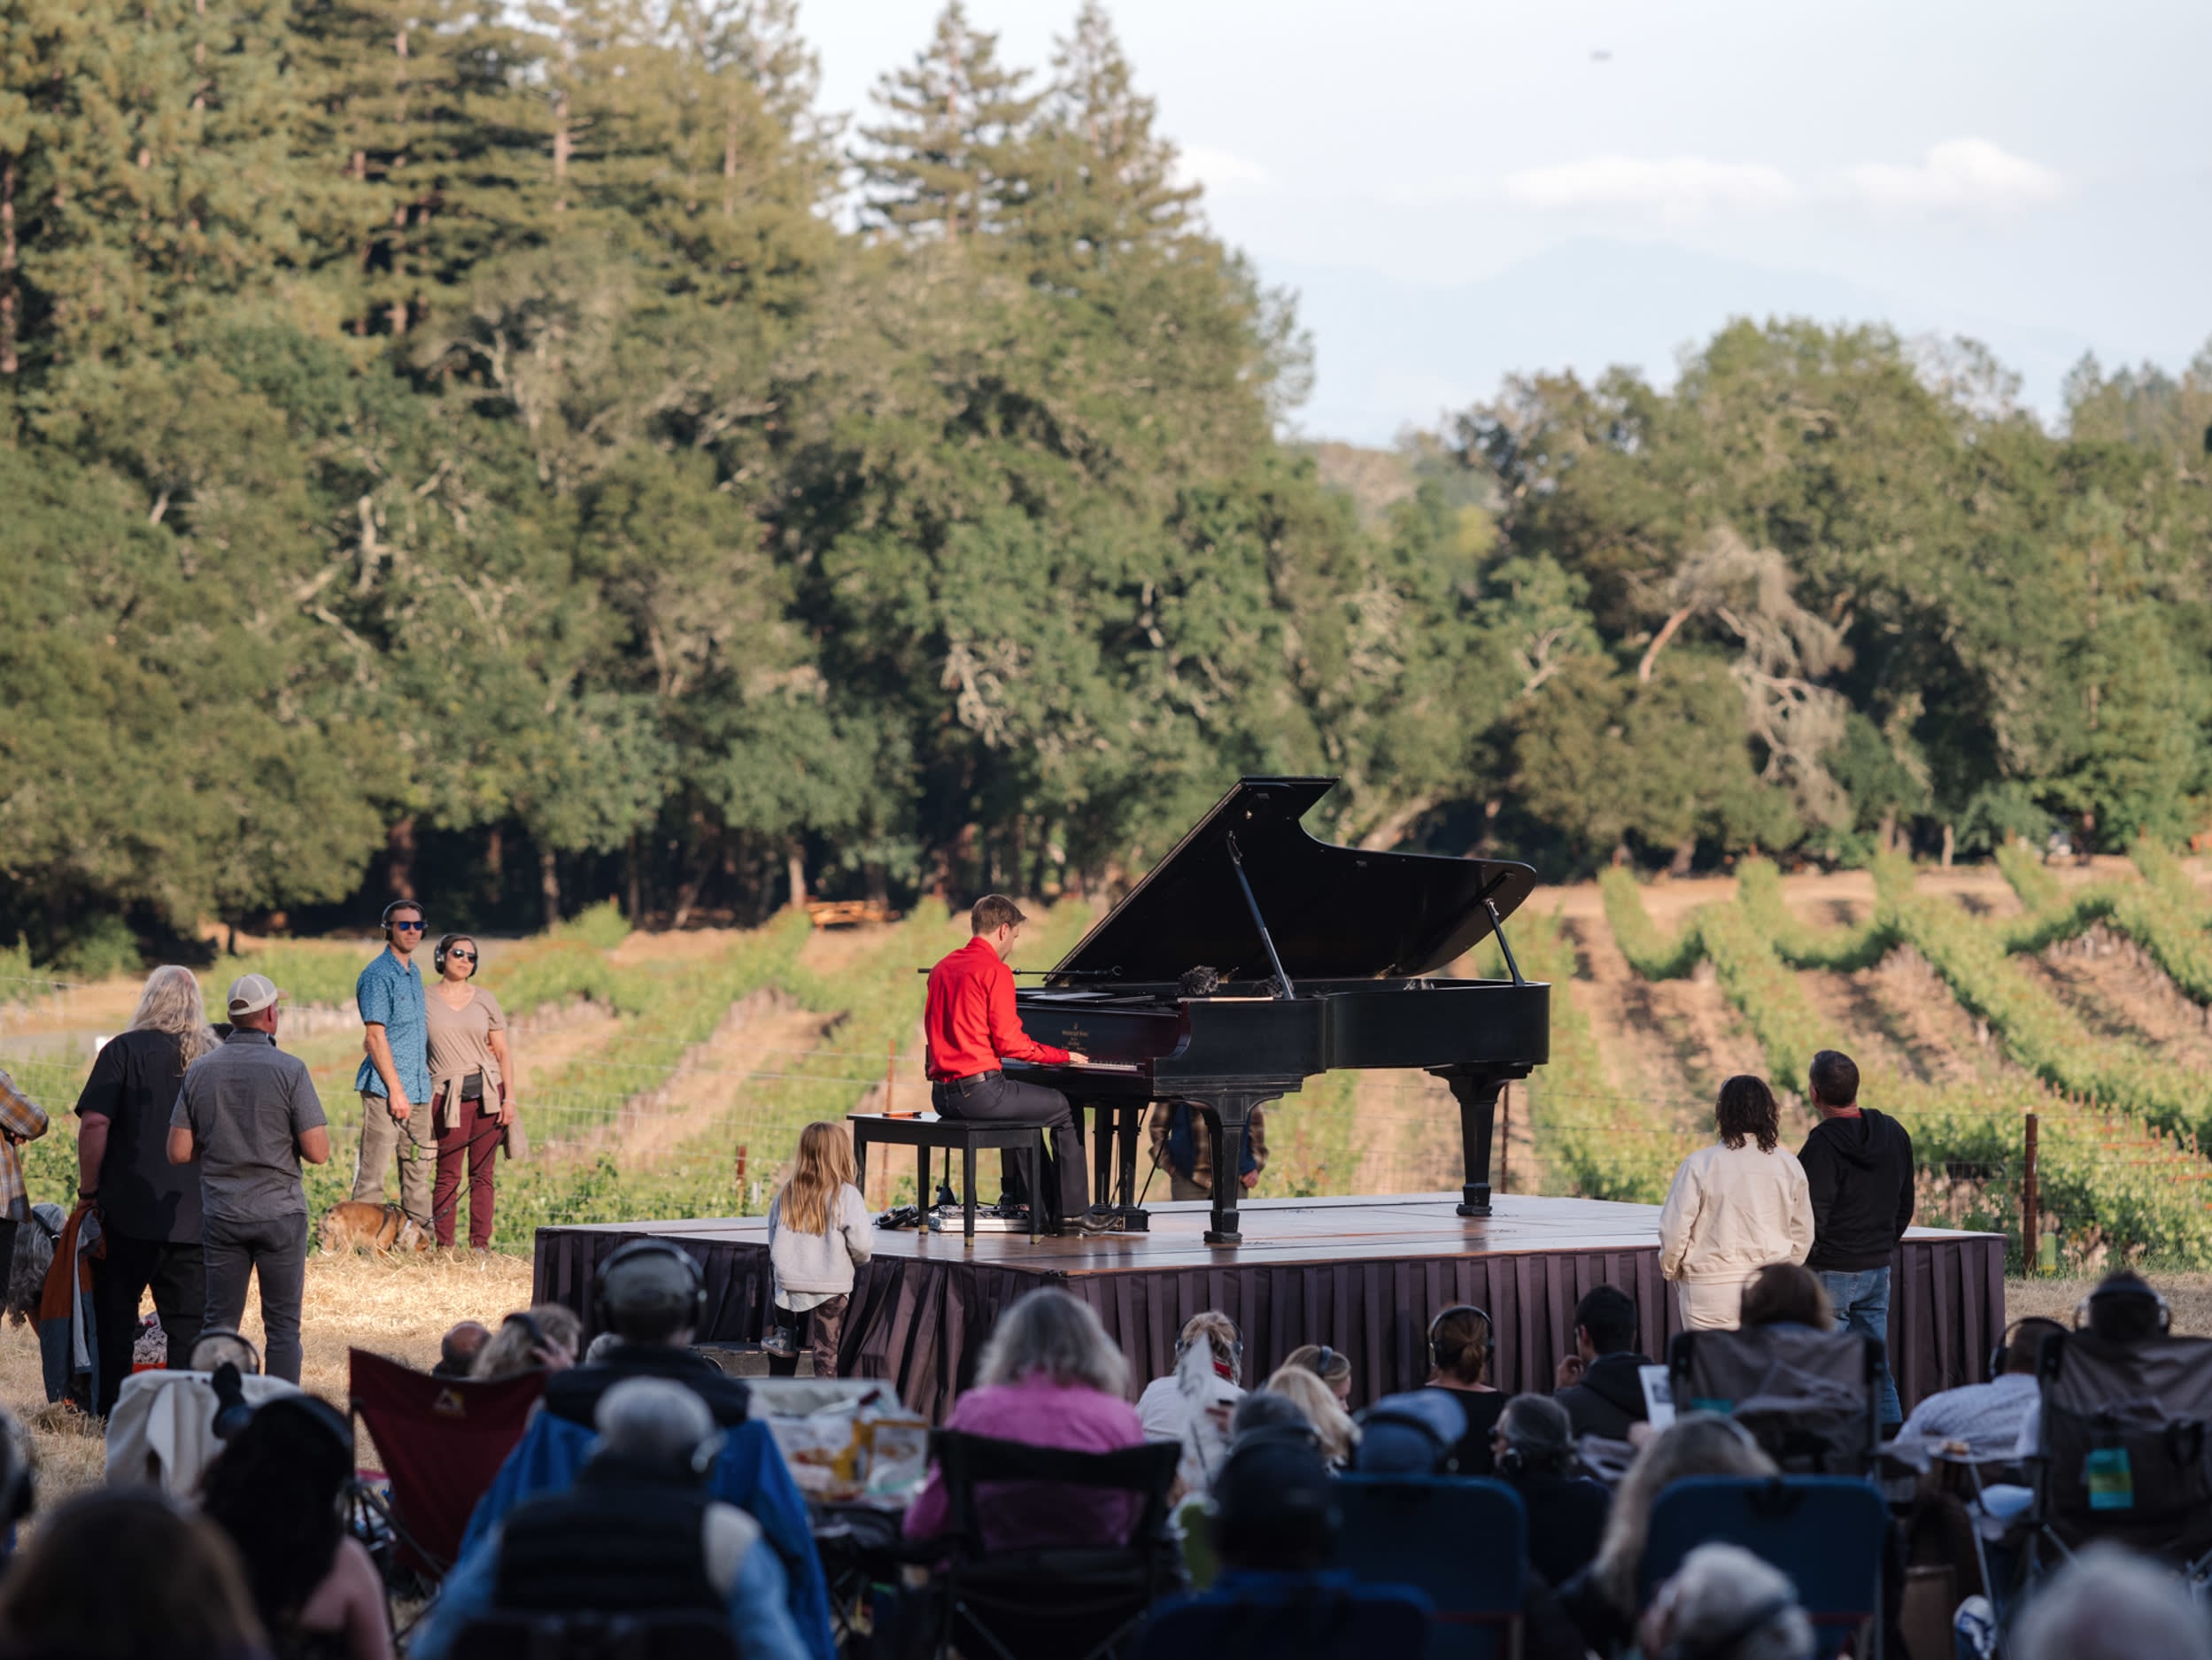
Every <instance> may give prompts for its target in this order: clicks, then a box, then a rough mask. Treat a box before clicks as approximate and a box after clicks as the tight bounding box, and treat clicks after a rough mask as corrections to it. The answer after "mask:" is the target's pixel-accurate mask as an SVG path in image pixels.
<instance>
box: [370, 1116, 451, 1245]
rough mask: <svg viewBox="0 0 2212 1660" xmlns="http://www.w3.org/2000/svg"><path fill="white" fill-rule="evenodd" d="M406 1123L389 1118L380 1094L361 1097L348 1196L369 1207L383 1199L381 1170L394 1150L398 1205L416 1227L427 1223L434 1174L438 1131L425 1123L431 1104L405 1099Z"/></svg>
mask: <svg viewBox="0 0 2212 1660" xmlns="http://www.w3.org/2000/svg"><path fill="white" fill-rule="evenodd" d="M407 1106H408V1110H407V1116H406V1122H404V1123H402V1122H401V1121H400V1120H398V1119H396V1118H394V1117H393V1116H391V1101H390V1100H387V1099H385V1098H384V1097H383V1096H382V1095H370V1094H367V1093H364V1094H363V1095H362V1096H361V1156H360V1163H359V1164H357V1165H356V1166H355V1167H354V1170H353V1192H352V1195H351V1197H352V1198H355V1199H362V1200H366V1201H368V1202H369V1203H370V1204H372V1205H381V1204H383V1202H384V1172H385V1171H386V1170H389V1169H390V1168H391V1155H392V1152H393V1150H394V1149H395V1148H397V1149H398V1154H399V1208H400V1209H402V1210H404V1211H406V1213H407V1216H408V1217H409V1218H410V1219H411V1220H412V1221H414V1223H415V1224H417V1225H419V1226H421V1227H422V1228H423V1229H425V1230H427V1229H428V1228H429V1225H430V1182H431V1178H432V1177H435V1176H436V1175H437V1132H436V1131H435V1129H434V1128H433V1126H432V1125H431V1123H430V1103H429V1102H428V1101H426V1100H419V1101H410V1102H409V1103H408V1104H407Z"/></svg>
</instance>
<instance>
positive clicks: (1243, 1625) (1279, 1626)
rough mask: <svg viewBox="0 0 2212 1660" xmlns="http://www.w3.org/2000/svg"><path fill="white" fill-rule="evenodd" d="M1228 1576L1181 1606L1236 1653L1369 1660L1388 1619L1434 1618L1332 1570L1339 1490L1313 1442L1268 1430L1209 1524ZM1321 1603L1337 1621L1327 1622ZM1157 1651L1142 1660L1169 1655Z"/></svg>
mask: <svg viewBox="0 0 2212 1660" xmlns="http://www.w3.org/2000/svg"><path fill="white" fill-rule="evenodd" d="M1271 1398H1272V1397H1270V1396H1268V1395H1267V1394H1265V1393H1264V1392H1258V1393H1255V1394H1253V1395H1252V1396H1250V1397H1249V1399H1251V1400H1255V1401H1259V1400H1266V1399H1271ZM1209 1523H1210V1530H1211V1534H1212V1538H1213V1542H1214V1547H1215V1549H1216V1550H1217V1552H1218V1556H1219V1557H1220V1563H1221V1572H1220V1574H1219V1576H1218V1578H1217V1579H1215V1580H1214V1582H1213V1585H1212V1586H1211V1587H1210V1588H1209V1589H1208V1590H1205V1591H1203V1592H1201V1593H1199V1594H1196V1595H1194V1596H1183V1597H1172V1598H1170V1599H1169V1600H1168V1601H1167V1602H1164V1603H1162V1604H1161V1606H1160V1609H1159V1610H1158V1612H1159V1613H1160V1614H1162V1615H1164V1614H1166V1613H1167V1612H1168V1611H1169V1610H1174V1609H1179V1608H1186V1607H1187V1608H1195V1609H1199V1610H1205V1611H1206V1613H1208V1614H1209V1615H1210V1616H1211V1617H1212V1618H1211V1619H1210V1621H1209V1624H1208V1634H1209V1636H1210V1637H1212V1638H1214V1639H1216V1640H1226V1641H1227V1642H1229V1643H1230V1644H1231V1645H1232V1647H1231V1648H1230V1650H1229V1652H1232V1653H1241V1652H1246V1651H1250V1652H1265V1653H1272V1654H1282V1653H1290V1654H1296V1655H1299V1656H1316V1657H1317V1660H1320V1657H1323V1656H1326V1660H1368V1656H1371V1655H1373V1654H1375V1653H1376V1652H1377V1649H1376V1646H1375V1641H1374V1639H1375V1633H1376V1628H1375V1626H1374V1625H1373V1623H1372V1622H1373V1621H1375V1620H1376V1619H1378V1618H1381V1619H1384V1620H1388V1621H1391V1622H1392V1623H1391V1624H1390V1625H1388V1626H1386V1627H1384V1629H1386V1630H1389V1629H1396V1625H1397V1624H1398V1623H1401V1622H1402V1623H1405V1624H1409V1625H1410V1624H1411V1621H1412V1618H1416V1617H1418V1618H1426V1617H1427V1615H1428V1613H1429V1611H1430V1604H1429V1601H1428V1598H1427V1597H1426V1596H1425V1595H1423V1594H1421V1593H1420V1592H1419V1591H1418V1590H1416V1589H1414V1588H1413V1587H1411V1586H1400V1585H1373V1584H1361V1583H1359V1582H1358V1581H1357V1580H1355V1579H1353V1578H1352V1576H1351V1575H1350V1573H1349V1572H1346V1571H1342V1570H1338V1569H1331V1568H1330V1567H1329V1566H1328V1563H1329V1560H1330V1558H1331V1557H1332V1556H1334V1554H1335V1548H1336V1533H1337V1527H1338V1516H1337V1509H1336V1496H1335V1490H1334V1483H1333V1482H1332V1481H1331V1480H1330V1479H1329V1472H1328V1468H1327V1466H1326V1464H1324V1463H1322V1461H1321V1455H1320V1453H1319V1451H1318V1450H1317V1449H1316V1448H1315V1447H1314V1446H1313V1443H1312V1441H1311V1438H1310V1437H1308V1436H1306V1435H1303V1434H1301V1433H1298V1432H1295V1431H1294V1432H1284V1431H1281V1430H1259V1431H1257V1432H1254V1433H1252V1434H1250V1435H1249V1436H1247V1437H1245V1438H1243V1439H1242V1440H1239V1441H1238V1443H1237V1445H1236V1447H1235V1448H1234V1450H1233V1451H1232V1452H1231V1453H1230V1454H1229V1456H1228V1459H1227V1462H1226V1463H1224V1464H1223V1466H1222V1469H1221V1473H1220V1474H1219V1475H1218V1476H1217V1477H1216V1478H1215V1479H1214V1487H1213V1496H1212V1509H1211V1514H1210V1517H1209ZM1317 1602H1322V1603H1326V1605H1327V1608H1328V1617H1327V1618H1319V1616H1318V1615H1317V1613H1316V1608H1315V1605H1316V1603H1317ZM1157 1653H1164V1648H1161V1647H1159V1646H1157V1645H1148V1646H1147V1647H1146V1648H1141V1649H1140V1650H1139V1654H1140V1656H1149V1655H1154V1654H1157Z"/></svg>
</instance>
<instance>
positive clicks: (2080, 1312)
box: [2074, 1285, 2174, 1336]
mask: <svg viewBox="0 0 2212 1660" xmlns="http://www.w3.org/2000/svg"><path fill="white" fill-rule="evenodd" d="M2145 1293H2149V1295H2150V1298H2151V1300H2152V1301H2154V1302H2155V1303H2157V1304H2158V1330H2159V1335H2161V1336H2164V1335H2165V1334H2166V1333H2167V1332H2171V1331H2172V1330H2173V1329H2174V1311H2173V1308H2172V1306H2171V1305H2170V1304H2169V1303H2168V1302H2167V1301H2166V1293H2164V1292H2162V1291H2161V1290H2159V1289H2158V1287H2157V1286H2148V1285H2146V1286H2143V1287H2142V1288H2141V1289H2140V1290H2139V1289H2137V1288H2136V1287H2135V1286H2122V1287H2121V1288H2120V1289H2119V1290H2117V1291H2107V1290H2105V1289H2104V1288H2103V1287H2102V1286H2100V1287H2098V1289H2096V1290H2095V1291H2092V1292H2091V1293H2089V1295H2087V1296H2086V1297H2084V1298H2083V1299H2082V1300H2081V1301H2079V1302H2077V1303H2076V1304H2075V1305H2074V1329H2075V1330H2076V1331H2077V1332H2078V1331H2080V1330H2082V1328H2083V1327H2084V1326H2086V1325H2087V1324H2089V1315H2090V1310H2091V1309H2092V1307H2093V1306H2094V1305H2095V1303H2096V1301H2097V1299H2098V1298H2100V1297H2110V1298H2114V1299H2115V1300H2116V1299H2118V1298H2121V1297H2140V1296H2142V1295H2144V1294H2145Z"/></svg>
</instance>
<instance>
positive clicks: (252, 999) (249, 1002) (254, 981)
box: [230, 974, 284, 1020]
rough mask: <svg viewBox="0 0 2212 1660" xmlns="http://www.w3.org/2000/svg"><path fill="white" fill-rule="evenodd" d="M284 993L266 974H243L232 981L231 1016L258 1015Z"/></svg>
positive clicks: (232, 1017) (235, 1017) (233, 1017)
mask: <svg viewBox="0 0 2212 1660" xmlns="http://www.w3.org/2000/svg"><path fill="white" fill-rule="evenodd" d="M283 995H284V993H283V992H280V991H278V990H277V989H276V982H275V981H274V980H272V979H270V978H269V977H268V976H267V975H266V974H242V975H240V976H239V977H237V978H236V979H235V980H233V981H232V982H231V983H230V1018H231V1019H233V1020H236V1019H237V1018H238V1017H239V1016H240V1015H258V1014H259V1013H260V1012H261V1011H262V1010H263V1009H265V1008H267V1007H268V1006H269V1005H270V1004H271V1003H274V1002H275V1001H276V1000H277V999H278V998H280V997H282V996H283Z"/></svg>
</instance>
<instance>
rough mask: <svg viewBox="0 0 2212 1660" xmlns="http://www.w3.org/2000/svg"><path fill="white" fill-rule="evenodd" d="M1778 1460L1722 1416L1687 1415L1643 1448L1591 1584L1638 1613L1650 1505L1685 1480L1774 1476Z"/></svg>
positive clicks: (1611, 1513)
mask: <svg viewBox="0 0 2212 1660" xmlns="http://www.w3.org/2000/svg"><path fill="white" fill-rule="evenodd" d="M1775 1473H1776V1471H1775V1461H1774V1460H1773V1459H1771V1458H1769V1457H1767V1455H1766V1454H1765V1453H1763V1452H1761V1451H1760V1448H1759V1443H1758V1442H1757V1441H1754V1440H1752V1437H1751V1432H1749V1431H1747V1430H1745V1429H1744V1427H1743V1426H1742V1425H1739V1424H1737V1423H1736V1422H1735V1421H1734V1420H1732V1419H1729V1418H1724V1417H1721V1415H1720V1414H1719V1413H1717V1412H1685V1413H1683V1414H1682V1417H1678V1418H1676V1419H1675V1420H1674V1422H1673V1423H1672V1424H1670V1425H1667V1427H1666V1428H1665V1429H1663V1430H1661V1431H1660V1432H1659V1433H1658V1434H1657V1435H1655V1436H1653V1437H1652V1438H1651V1440H1649V1441H1647V1442H1646V1443H1644V1450H1643V1451H1642V1452H1641V1453H1639V1454H1637V1455H1636V1463H1632V1464H1630V1465H1629V1466H1628V1474H1627V1475H1625V1476H1623V1477H1621V1478H1620V1486H1619V1488H1617V1489H1616V1490H1615V1491H1614V1493H1613V1509H1610V1510H1608V1511H1607V1512H1606V1513H1605V1535H1604V1537H1603V1538H1602V1539H1601V1540H1599V1542H1598V1546H1597V1559H1596V1560H1595V1561H1593V1562H1592V1563H1590V1567H1589V1573H1590V1580H1591V1582H1592V1583H1593V1584H1595V1585H1596V1586H1597V1589H1598V1592H1599V1593H1600V1594H1602V1595H1603V1596H1604V1597H1605V1600H1606V1601H1607V1602H1611V1603H1612V1604H1613V1607H1614V1608H1615V1609H1617V1610H1620V1612H1621V1613H1623V1614H1627V1615H1629V1616H1634V1615H1635V1614H1636V1611H1637V1610H1636V1567H1637V1565H1638V1564H1639V1563H1642V1561H1643V1560H1644V1539H1645V1536H1646V1535H1647V1534H1648V1533H1650V1532H1651V1506H1652V1505H1653V1504H1655V1503H1657V1502H1659V1494H1661V1493H1662V1492H1664V1491H1665V1490H1666V1489H1667V1486H1670V1485H1671V1484H1672V1483H1674V1482H1676V1481H1679V1480H1681V1479H1682V1478H1683V1477H1684V1476H1771V1475H1774V1474H1775Z"/></svg>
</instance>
